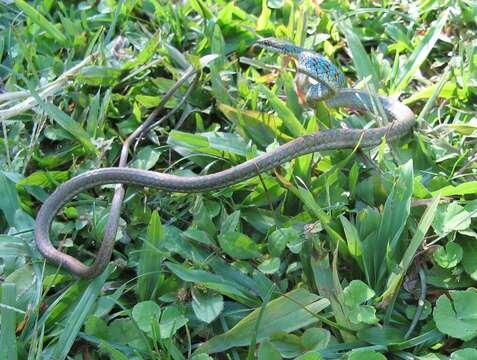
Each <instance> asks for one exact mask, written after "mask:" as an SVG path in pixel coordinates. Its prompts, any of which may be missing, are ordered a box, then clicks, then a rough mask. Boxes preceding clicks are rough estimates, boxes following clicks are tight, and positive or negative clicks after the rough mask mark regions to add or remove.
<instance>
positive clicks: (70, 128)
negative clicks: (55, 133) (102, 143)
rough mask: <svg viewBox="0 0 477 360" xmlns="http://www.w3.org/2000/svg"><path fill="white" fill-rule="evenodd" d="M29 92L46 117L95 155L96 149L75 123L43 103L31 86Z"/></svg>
mask: <svg viewBox="0 0 477 360" xmlns="http://www.w3.org/2000/svg"><path fill="white" fill-rule="evenodd" d="M29 90H30V92H31V95H32V96H33V97H34V98H35V100H36V102H37V103H38V105H39V106H40V107H41V108H42V109H43V110H44V111H45V112H46V113H47V114H48V116H50V117H51V118H52V119H53V120H54V121H55V122H56V123H57V124H58V125H60V126H61V127H62V128H63V129H64V130H66V131H67V132H68V133H70V134H71V135H72V136H73V137H74V138H76V139H77V140H78V141H79V142H80V143H81V144H83V146H84V147H85V148H86V149H87V150H88V151H90V152H92V153H96V147H95V146H94V145H93V143H92V142H91V141H90V139H89V135H88V133H87V132H86V131H85V130H84V129H83V128H82V127H81V126H80V125H79V124H78V123H77V122H76V121H74V120H73V119H72V118H71V117H70V116H69V115H68V114H66V113H65V112H63V111H62V110H61V109H60V108H59V107H57V106H55V105H53V104H51V103H48V102H46V101H44V100H43V99H42V98H41V97H40V95H39V94H38V93H37V92H36V90H35V89H34V88H33V87H32V86H29Z"/></svg>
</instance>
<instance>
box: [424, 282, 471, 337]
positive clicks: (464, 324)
mask: <svg viewBox="0 0 477 360" xmlns="http://www.w3.org/2000/svg"><path fill="white" fill-rule="evenodd" d="M450 297H451V299H452V301H451V300H450V299H449V298H448V297H447V296H446V295H441V296H440V297H439V299H438V300H437V302H436V306H435V308H434V314H433V316H434V321H435V323H436V326H437V328H438V329H439V331H440V332H442V333H444V334H446V335H449V336H452V337H454V338H457V339H461V340H464V341H468V340H471V339H473V338H474V337H476V336H477V292H475V291H474V290H466V291H451V292H450Z"/></svg>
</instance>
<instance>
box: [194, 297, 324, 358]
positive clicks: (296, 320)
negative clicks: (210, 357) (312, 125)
mask: <svg viewBox="0 0 477 360" xmlns="http://www.w3.org/2000/svg"><path fill="white" fill-rule="evenodd" d="M329 304H330V302H329V301H328V299H325V298H321V297H319V296H318V295H315V294H312V293H309V292H308V291H306V290H305V289H297V290H293V291H291V292H289V293H288V294H286V296H281V297H279V298H277V299H274V300H272V301H270V302H269V303H268V304H267V306H266V308H265V310H264V311H263V314H262V315H260V313H261V311H262V310H261V309H260V308H259V309H256V310H254V311H253V312H252V313H251V314H249V315H248V316H246V317H244V318H243V319H242V320H240V321H239V322H238V323H237V325H235V326H234V327H233V328H232V329H230V330H229V331H227V332H226V333H225V334H221V335H218V336H216V337H214V338H212V339H210V340H209V341H207V342H206V343H204V344H203V345H202V346H201V347H199V349H198V352H200V353H202V352H207V353H217V352H223V351H225V350H228V349H230V348H232V347H236V346H246V345H249V344H250V341H251V339H252V336H253V334H254V329H255V326H256V322H257V320H258V318H259V316H262V319H261V323H260V326H259V328H258V330H257V333H256V338H257V342H261V341H263V340H265V339H266V338H267V337H268V336H270V335H271V334H273V333H276V332H291V331H295V330H297V329H300V328H302V327H305V326H308V325H310V324H312V323H314V322H316V321H317V319H316V317H315V316H314V314H316V313H318V312H320V311H322V310H323V309H325V308H327V307H328V305H329Z"/></svg>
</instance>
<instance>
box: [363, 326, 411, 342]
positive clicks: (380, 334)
mask: <svg viewBox="0 0 477 360" xmlns="http://www.w3.org/2000/svg"><path fill="white" fill-rule="evenodd" d="M358 337H359V339H360V340H362V341H366V342H367V343H370V344H374V345H389V344H394V343H399V342H401V341H402V340H404V331H403V330H401V329H397V328H394V327H391V326H383V327H381V326H379V327H378V326H375V327H370V328H367V329H362V330H360V331H358Z"/></svg>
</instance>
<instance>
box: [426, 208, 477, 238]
mask: <svg viewBox="0 0 477 360" xmlns="http://www.w3.org/2000/svg"><path fill="white" fill-rule="evenodd" d="M470 221H471V213H470V212H469V211H467V210H466V209H464V207H463V206H461V205H459V204H457V203H455V202H453V203H451V204H449V205H446V206H441V207H440V208H439V211H438V212H437V214H436V217H435V219H434V221H433V223H432V227H433V228H434V231H435V232H436V233H437V234H439V235H445V234H447V233H449V232H451V231H458V230H466V229H467V228H468V227H469V226H470Z"/></svg>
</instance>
